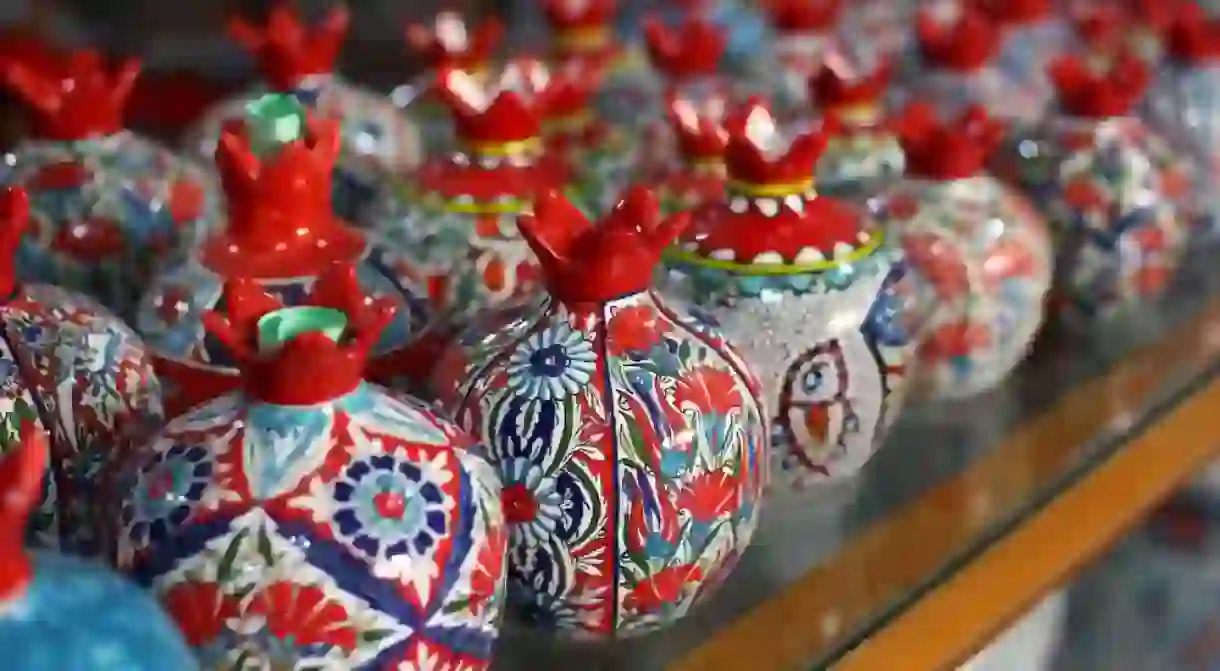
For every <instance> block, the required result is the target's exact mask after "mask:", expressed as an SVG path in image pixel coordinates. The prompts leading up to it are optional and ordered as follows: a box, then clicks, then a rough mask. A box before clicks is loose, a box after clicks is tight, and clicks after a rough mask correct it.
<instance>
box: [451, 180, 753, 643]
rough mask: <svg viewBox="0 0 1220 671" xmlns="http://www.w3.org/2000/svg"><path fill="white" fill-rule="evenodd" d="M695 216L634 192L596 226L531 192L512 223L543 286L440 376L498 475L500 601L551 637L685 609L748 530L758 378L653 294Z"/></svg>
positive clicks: (637, 630) (631, 630) (593, 633)
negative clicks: (533, 256) (668, 253)
mask: <svg viewBox="0 0 1220 671" xmlns="http://www.w3.org/2000/svg"><path fill="white" fill-rule="evenodd" d="M688 219H689V216H688V215H685V214H682V215H677V216H676V217H672V218H669V219H665V220H662V218H661V215H660V213H659V208H658V203H657V202H656V200H655V199H654V197H653V196H652V195H651V194H650V193H649V192H648V191H647V190H646V189H643V188H642V187H634V188H633V189H631V190H630V191H629V192H628V193H627V195H626V196H625V197H624V199H623V201H622V202H621V203H620V204H619V205H618V206H617V207H616V208H615V209H614V211H612V212H611V213H610V214H609V215H608V216H607V217H606V218H605V219H604V220H603V221H601V222H600V223H597V224H592V223H590V222H589V221H588V220H586V219H585V217H584V216H583V215H582V214H581V213H580V212H579V210H578V209H576V208H575V206H573V205H571V204H570V203H568V202H567V201H566V200H564V199H563V198H562V197H561V196H559V195H557V194H555V193H553V192H552V193H550V194H548V195H544V196H541V197H540V198H539V200H538V202H537V203H536V205H535V207H534V214H533V215H532V216H523V217H522V219H521V222H520V227H521V232H522V234H523V235H524V236H525V238H526V239H527V240H528V241H529V243H530V246H531V247H532V248H533V249H534V251H535V252H536V253H537V254H538V257H539V260H540V262H541V263H542V267H543V269H544V272H545V275H546V282H547V288H548V292H549V296H548V297H547V298H546V299H544V300H543V301H541V302H540V303H535V304H534V305H533V306H532V308H533V309H530V310H526V311H523V312H522V313H519V315H520V316H519V317H518V318H517V319H515V320H513V321H512V322H511V323H510V324H508V325H507V326H506V327H505V328H502V329H501V330H499V331H498V332H497V333H495V334H494V335H492V336H491V337H489V338H468V339H464V340H463V341H460V342H459V343H458V344H457V345H456V346H455V347H453V348H450V349H449V350H447V351H446V353H445V355H444V356H443V357H442V363H441V366H440V368H439V370H438V372H437V375H438V376H440V377H442V378H444V379H445V380H447V382H442V384H441V385H440V386H443V387H448V388H450V389H457V393H456V394H453V395H452V396H451V397H450V399H451V400H452V401H453V402H452V403H451V404H450V405H449V407H450V408H452V410H453V411H454V412H455V413H456V417H457V419H458V422H459V423H460V424H461V425H462V426H463V427H465V428H466V429H467V430H469V431H471V432H473V433H475V434H476V435H478V436H480V437H481V438H482V439H483V441H484V442H485V443H486V444H487V445H488V453H489V455H490V457H491V459H492V461H493V463H494V464H495V466H496V467H497V468H498V469H499V471H500V476H501V478H502V479H503V481H504V487H505V489H504V501H505V517H506V519H507V521H508V525H509V529H510V540H509V553H508V576H509V603H510V605H512V606H514V608H513V611H514V612H516V613H518V614H519V615H521V616H522V617H524V618H525V619H526V620H527V621H530V622H532V623H533V624H536V625H538V626H540V627H542V628H544V629H545V630H546V631H548V632H550V633H553V634H556V635H559V636H572V637H580V638H607V637H615V636H631V635H636V634H642V633H644V632H647V631H651V630H654V629H657V628H659V627H662V626H664V625H668V624H671V623H673V622H674V621H676V620H678V619H680V618H682V617H684V616H685V615H686V614H687V613H688V612H689V611H690V609H691V607H692V606H694V605H695V604H696V603H697V602H699V601H701V600H703V599H704V598H706V597H707V596H708V595H709V594H710V593H711V592H712V590H713V589H714V588H715V587H716V586H718V585H719V583H720V582H721V581H722V580H723V579H724V578H725V576H726V575H727V574H728V573H729V572H730V571H731V570H732V569H733V567H734V565H735V564H736V563H737V559H738V557H739V556H740V555H741V553H742V551H743V550H744V549H745V546H746V543H747V542H748V541H749V539H750V536H751V535H752V533H753V531H754V528H755V525H756V522H757V514H758V512H757V511H758V504H759V499H760V497H761V495H762V489H763V487H764V485H765V482H766V478H767V475H768V464H767V454H766V449H767V445H768V435H767V420H766V413H765V412H764V410H763V403H762V400H761V398H760V385H759V383H758V381H757V380H756V379H755V378H754V377H753V374H752V373H751V372H750V371H749V369H748V368H747V367H746V365H745V363H744V362H743V361H742V360H741V358H740V357H739V356H737V355H736V354H735V353H734V352H733V351H732V349H731V346H730V345H728V344H727V343H726V341H725V339H724V337H723V336H722V335H720V333H719V332H718V331H717V330H716V329H714V328H713V327H711V326H710V325H708V324H707V323H705V322H703V321H702V320H701V319H700V318H699V317H697V316H695V315H692V314H686V313H683V312H681V311H679V310H678V308H675V307H671V306H670V305H669V304H668V303H667V302H666V301H665V299H663V298H662V297H661V296H660V295H658V294H657V293H656V292H654V291H653V290H652V289H651V288H650V287H651V282H652V272H653V267H654V266H655V265H656V263H657V261H658V259H659V256H660V254H661V251H662V249H663V248H664V247H665V246H666V245H667V244H669V242H670V241H671V240H672V239H673V238H674V236H675V235H677V233H678V231H679V229H681V228H682V226H683V225H684V224H685V223H686V222H687V221H688Z"/></svg>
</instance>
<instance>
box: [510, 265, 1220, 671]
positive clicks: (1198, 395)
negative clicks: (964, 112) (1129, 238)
mask: <svg viewBox="0 0 1220 671" xmlns="http://www.w3.org/2000/svg"><path fill="white" fill-rule="evenodd" d="M1213 266H1214V264H1209V263H1208V259H1203V258H1201V259H1200V260H1199V262H1197V263H1195V264H1193V266H1192V267H1191V268H1189V269H1188V270H1187V272H1185V273H1183V275H1182V277H1181V278H1180V280H1179V282H1178V284H1177V286H1176V287H1175V288H1174V290H1173V292H1172V294H1171V297H1170V298H1168V299H1166V300H1164V301H1162V302H1161V303H1160V304H1157V305H1150V306H1148V307H1145V308H1141V309H1139V310H1136V311H1132V312H1131V313H1130V314H1127V315H1124V316H1122V317H1120V318H1117V319H1113V320H1110V321H1109V322H1106V323H1104V324H1098V325H1097V327H1095V328H1094V329H1093V331H1091V332H1089V333H1077V334H1073V335H1066V334H1054V333H1048V334H1047V335H1046V337H1044V338H1043V340H1042V341H1040V342H1039V343H1038V346H1037V347H1036V351H1035V352H1034V354H1033V356H1031V358H1030V359H1029V360H1028V361H1027V362H1025V364H1023V365H1022V367H1021V369H1020V370H1019V371H1018V372H1017V373H1016V375H1014V377H1013V378H1012V379H1011V380H1010V381H1009V382H1008V383H1007V384H1006V385H1005V386H1004V387H1002V388H1000V389H997V390H996V391H994V392H992V393H990V394H987V395H985V396H982V397H979V398H975V399H971V400H968V401H964V402H959V403H953V404H940V405H929V406H926V407H919V408H912V409H910V410H909V411H908V412H907V414H906V415H905V416H904V417H903V418H902V419H901V420H900V421H899V423H898V425H897V426H896V427H895V428H894V432H893V435H892V437H891V439H890V441H889V443H888V445H887V446H886V447H885V448H884V449H883V450H882V451H881V452H880V454H879V455H878V456H877V457H876V458H875V459H874V460H873V461H872V462H871V463H870V464H869V465H868V467H867V468H866V469H865V471H864V472H863V473H862V474H861V475H860V477H859V478H858V479H856V480H855V481H853V482H851V483H848V484H845V485H840V486H836V487H829V488H825V489H820V490H812V491H809V492H806V493H804V494H802V495H800V496H787V497H782V498H779V499H776V500H773V501H771V502H770V503H771V505H770V507H769V508H768V509H766V511H765V512H764V514H763V519H762V522H761V527H760V529H759V531H758V534H757V535H756V537H755V540H754V543H753V545H752V546H751V548H750V550H749V551H748V552H747V553H746V555H745V557H744V558H743V560H742V563H741V565H740V567H739V568H738V569H737V571H736V572H735V573H734V574H733V576H731V577H730V579H729V581H728V583H727V584H726V585H725V586H724V587H723V588H722V590H721V592H720V593H718V594H717V595H716V596H715V597H714V598H713V599H712V600H711V601H710V602H708V603H707V604H705V605H704V606H703V607H701V608H700V609H698V610H697V611H695V612H693V613H692V614H691V616H690V617H688V618H687V619H686V620H684V621H683V622H681V623H680V624H679V625H678V626H676V627H674V628H671V629H669V630H666V631H664V632H661V633H658V634H654V635H651V636H645V637H642V638H639V639H634V640H627V641H620V642H617V643H615V644H613V645H595V644H556V643H555V642H554V641H551V640H543V639H540V638H535V637H534V636H533V635H531V634H530V633H528V632H523V631H515V630H511V628H510V631H509V632H507V633H506V635H505V636H504V640H503V644H502V646H501V652H500V653H499V657H498V662H497V668H498V669H505V670H507V669H537V668H577V666H578V667H579V668H597V669H632V670H633V671H636V670H643V669H666V668H667V669H673V670H675V671H716V670H719V669H725V670H726V671H727V670H729V669H733V670H735V671H736V670H739V669H742V668H753V669H760V670H761V669H767V670H770V669H787V668H826V667H829V666H835V668H841V669H849V670H858V669H891V668H893V666H892V661H893V660H894V659H904V660H906V662H904V665H903V666H904V668H911V669H925V668H926V669H938V668H943V667H946V666H951V665H952V664H955V663H958V662H961V661H963V660H964V659H965V658H967V657H968V656H969V655H970V653H971V652H973V651H974V650H976V649H977V648H979V647H981V646H983V645H984V644H985V643H986V642H987V641H988V640H989V638H990V637H991V636H992V635H994V634H995V633H996V632H998V631H999V630H1000V629H1001V628H1002V627H1003V626H1004V625H1005V624H1006V623H1008V622H1009V621H1011V620H1012V619H1014V618H1015V617H1017V616H1019V615H1020V614H1021V612H1022V611H1023V610H1024V609H1025V608H1026V607H1028V606H1029V605H1031V604H1032V603H1033V602H1034V601H1036V599H1037V598H1038V597H1039V596H1041V595H1042V594H1044V593H1045V592H1046V591H1047V590H1049V589H1050V588H1052V587H1053V586H1054V585H1055V584H1057V583H1058V582H1060V581H1062V580H1064V579H1066V578H1067V577H1069V576H1070V574H1071V573H1072V572H1073V571H1074V570H1075V569H1076V568H1077V567H1079V566H1081V565H1082V564H1083V563H1084V562H1086V561H1088V560H1089V559H1091V558H1092V557H1094V556H1096V555H1098V554H1100V553H1101V552H1103V551H1104V550H1105V548H1106V547H1107V546H1108V545H1109V544H1110V543H1111V542H1113V541H1115V540H1116V539H1117V538H1119V537H1120V536H1121V535H1122V534H1123V532H1124V531H1125V530H1126V529H1127V528H1128V527H1129V525H1130V524H1132V523H1133V522H1134V521H1135V520H1136V519H1137V518H1138V516H1139V515H1140V514H1141V513H1142V512H1144V511H1146V510H1147V509H1148V508H1150V507H1151V506H1152V505H1154V504H1155V503H1156V502H1157V501H1158V500H1160V499H1161V498H1163V497H1164V496H1166V495H1167V494H1168V493H1169V492H1170V491H1171V490H1172V488H1173V487H1174V486H1175V485H1176V484H1177V483H1178V482H1179V481H1180V480H1181V479H1182V478H1183V477H1185V476H1187V475H1189V474H1190V473H1191V472H1193V471H1195V470H1197V469H1198V468H1200V467H1201V466H1202V465H1203V464H1204V463H1205V462H1206V460H1207V459H1208V458H1209V457H1210V456H1212V453H1213V452H1214V451H1215V450H1217V449H1220V442H1218V441H1199V440H1193V439H1191V437H1194V436H1205V435H1209V434H1210V435H1216V434H1218V433H1220V412H1215V411H1212V410H1211V409H1212V408H1216V407H1220V382H1213V380H1212V378H1213V375H1214V374H1215V372H1216V369H1218V368H1220V269H1217V268H1214V267H1213ZM573 665H577V666H573Z"/></svg>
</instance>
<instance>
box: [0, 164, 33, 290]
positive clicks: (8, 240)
mask: <svg viewBox="0 0 1220 671" xmlns="http://www.w3.org/2000/svg"><path fill="white" fill-rule="evenodd" d="M29 222H30V197H29V196H28V195H26V192H25V190H24V189H21V188H18V187H12V186H10V187H6V188H5V189H4V190H3V191H0V301H5V300H8V298H9V297H10V296H12V295H13V292H14V291H16V290H17V274H16V273H17V271H16V268H15V265H14V261H15V259H16V258H17V247H18V246H20V245H21V238H22V236H23V235H25V229H26V226H27V225H28V224H29Z"/></svg>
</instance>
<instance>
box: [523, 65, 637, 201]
mask: <svg viewBox="0 0 1220 671" xmlns="http://www.w3.org/2000/svg"><path fill="white" fill-rule="evenodd" d="M602 67H604V66H601V65H597V64H595V63H592V62H582V61H579V60H573V61H570V62H569V63H568V64H567V65H566V66H564V67H563V69H561V70H559V71H557V72H555V71H553V72H552V74H551V81H550V83H549V84H548V85H547V104H546V118H545V119H544V120H543V123H542V137H543V141H544V142H545V143H546V150H547V153H548V154H550V155H551V156H553V157H555V159H556V160H559V161H562V162H563V164H565V165H568V166H571V167H572V176H571V177H572V188H571V195H572V196H573V197H574V198H575V199H576V200H578V202H579V203H580V204H581V206H582V207H583V208H584V209H585V210H586V211H588V212H605V211H608V210H609V209H610V208H611V207H613V206H614V203H616V202H618V198H619V195H620V194H621V192H622V190H623V189H624V188H626V186H627V183H628V181H629V180H630V177H631V171H632V170H633V169H634V168H635V166H636V165H637V163H638V159H637V154H638V150H639V144H638V142H637V139H636V138H635V137H634V136H633V135H632V134H631V133H630V132H629V130H628V129H627V128H625V127H623V126H620V125H618V124H612V123H610V122H608V121H606V120H605V119H603V118H601V117H600V116H598V115H597V114H596V113H595V106H594V102H595V99H594V96H595V94H596V93H597V92H598V91H599V89H600V87H601V82H602V81H603V80H604V78H605V77H606V76H607V73H606V72H604V71H603V70H602V69H601V68H602Z"/></svg>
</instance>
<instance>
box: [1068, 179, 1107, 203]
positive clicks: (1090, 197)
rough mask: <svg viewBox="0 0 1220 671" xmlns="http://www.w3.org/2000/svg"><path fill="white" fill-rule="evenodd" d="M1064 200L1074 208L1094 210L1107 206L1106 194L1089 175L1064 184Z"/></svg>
mask: <svg viewBox="0 0 1220 671" xmlns="http://www.w3.org/2000/svg"><path fill="white" fill-rule="evenodd" d="M1063 201H1064V202H1065V203H1067V204H1068V206H1070V207H1072V208H1073V209H1077V210H1080V211H1082V212H1093V211H1096V210H1100V209H1103V208H1105V206H1106V194H1105V192H1104V191H1102V189H1101V187H1099V186H1097V185H1096V184H1094V183H1093V182H1092V181H1091V180H1089V179H1088V178H1087V177H1081V178H1077V179H1074V180H1072V181H1070V182H1068V183H1067V184H1064V185H1063Z"/></svg>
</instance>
